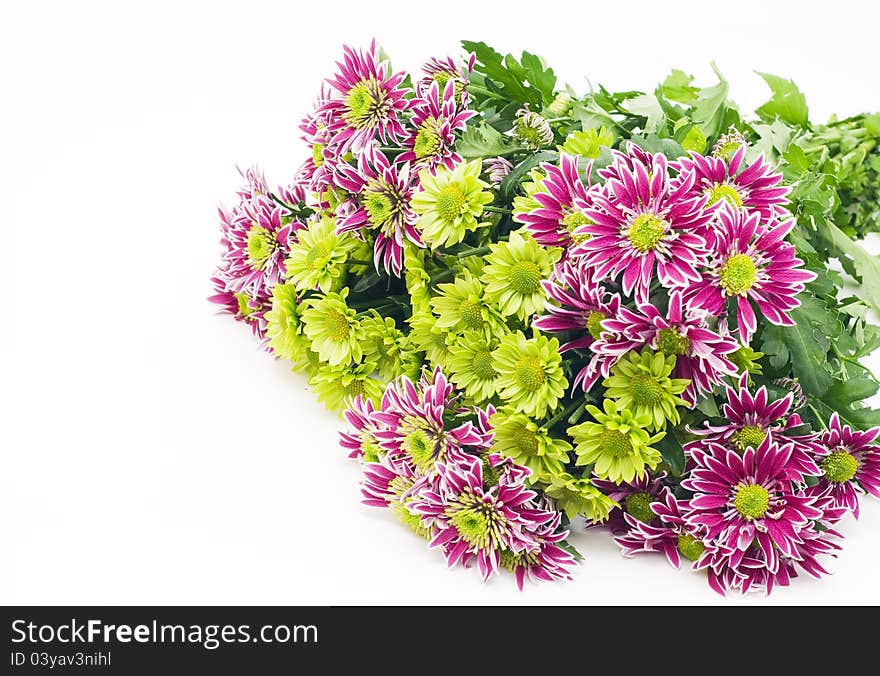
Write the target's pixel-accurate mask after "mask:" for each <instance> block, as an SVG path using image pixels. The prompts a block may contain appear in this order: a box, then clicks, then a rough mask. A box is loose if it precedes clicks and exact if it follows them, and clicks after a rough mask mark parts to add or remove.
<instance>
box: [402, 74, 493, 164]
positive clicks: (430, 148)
mask: <svg viewBox="0 0 880 676" xmlns="http://www.w3.org/2000/svg"><path fill="white" fill-rule="evenodd" d="M412 112H413V116H412V120H411V124H412V127H413V128H412V130H411V131H410V133H409V136H408V137H407V138H406V139H404V141H403V147H404V148H406V150H405V151H404V152H403V153H401V154H400V155H399V156H398V158H397V161H398V162H411V163H412V164H414V165H426V166H428V167H429V168H431V169H433V168H434V167H436V166H437V165H441V164H442V165H443V166H445V167H446V168H447V169H449V170H450V171H452V170H453V169H455V166H456V165H457V164H460V163H461V162H462V161H463V160H462V158H461V155H459V154H458V153H457V152H455V150H454V145H455V132H457V131H463V130H464V128H465V127H466V126H467V121H468V120H469V119H470V118H472V117H473V116H474V115H476V114H477V113H476V111H474V110H459V109H458V107H457V106H456V104H455V83H454V82H453V81H451V80H450V81H449V82H447V83H446V87H445V88H444V90H443V101H442V102H441V101H440V88H439V85H438V84H437V83H436V82H435V83H433V84H432V85H431V86H430V87H429V88H428V91H427V92H426V93H425V95H424V96H423V97H422V98H418V99H415V100H414V101H413V102H412Z"/></svg>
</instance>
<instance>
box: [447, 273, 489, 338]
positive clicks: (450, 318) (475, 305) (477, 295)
mask: <svg viewBox="0 0 880 676" xmlns="http://www.w3.org/2000/svg"><path fill="white" fill-rule="evenodd" d="M437 290H438V294H437V295H436V296H434V297H433V298H431V307H432V308H433V309H434V313H435V314H436V315H437V326H439V327H440V328H442V329H450V330H451V331H453V332H454V333H461V332H464V331H481V332H483V333H486V334H499V333H503V332H504V330H505V324H504V319H503V318H502V317H501V315H500V314H499V313H498V310H497V309H496V306H495V304H494V303H492V302H489V300H488V299H486V297H485V290H484V288H483V284H482V283H481V282H480V280H479V279H477V278H476V277H474V276H473V275H472V274H471V272H470V271H469V270H464V271H463V272H462V274H461V275H459V276H458V277H456V278H455V280H453V281H452V282H450V283H448V284H438V285H437Z"/></svg>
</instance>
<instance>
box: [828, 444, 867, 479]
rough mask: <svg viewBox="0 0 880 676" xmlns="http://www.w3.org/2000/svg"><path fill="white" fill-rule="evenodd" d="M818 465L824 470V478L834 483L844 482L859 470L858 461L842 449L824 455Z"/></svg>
mask: <svg viewBox="0 0 880 676" xmlns="http://www.w3.org/2000/svg"><path fill="white" fill-rule="evenodd" d="M819 466H820V467H821V468H822V471H823V472H825V478H826V479H828V481H830V482H832V483H835V484H842V483H846V482H847V481H849V480H850V479H852V478H853V477H854V476H855V475H856V472H858V471H859V461H858V460H856V459H855V458H854V457H853V456H852V455H850V454H849V452H848V451H845V450H843V449H839V450H836V451H834V452H833V453H831V454H829V455H826V456H825V457H824V458H822V460H821V461H820V462H819Z"/></svg>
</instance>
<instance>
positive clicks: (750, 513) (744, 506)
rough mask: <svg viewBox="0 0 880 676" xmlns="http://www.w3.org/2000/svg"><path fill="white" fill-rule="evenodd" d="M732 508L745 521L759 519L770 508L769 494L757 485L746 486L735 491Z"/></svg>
mask: <svg viewBox="0 0 880 676" xmlns="http://www.w3.org/2000/svg"><path fill="white" fill-rule="evenodd" d="M733 506H734V508H735V509H736V511H737V512H739V513H740V514H741V515H742V516H744V517H745V518H747V519H760V518H761V517H762V516H764V514H766V513H767V509H768V507H770V494H769V493H768V492H767V489H766V488H764V487H763V486H759V485H758V484H748V485H744V486H740V487H739V488H737V489H736V495H735V496H734V498H733Z"/></svg>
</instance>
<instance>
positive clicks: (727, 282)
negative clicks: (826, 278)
mask: <svg viewBox="0 0 880 676" xmlns="http://www.w3.org/2000/svg"><path fill="white" fill-rule="evenodd" d="M793 226H794V221H793V220H789V221H783V222H775V223H773V224H771V225H768V226H767V227H763V226H761V215H760V214H759V213H752V214H749V213H748V212H746V211H744V210H742V209H735V208H731V207H729V206H728V205H725V206H722V207H721V209H720V210H719V211H718V212H717V220H716V222H715V228H714V230H713V233H712V235H710V239H709V245H710V249H711V251H712V254H711V258H710V261H709V263H708V271H707V272H705V273H704V274H703V276H702V278H701V279H700V280H698V281H697V283H696V284H693V285H691V286H689V287H688V289H687V290H686V292H685V295H686V300H688V302H690V303H691V304H692V305H695V306H696V307H701V308H703V309H705V310H707V311H708V312H709V313H710V314H713V315H716V316H718V315H720V314H721V313H722V312H723V311H724V305H725V303H726V302H727V299H728V298H730V299H736V305H737V315H736V316H737V325H738V326H739V334H740V339H741V340H742V342H743V344H745V345H748V344H749V341H750V340H751V338H752V335H753V334H754V333H755V330H756V329H757V327H758V322H757V319H756V318H755V312H754V310H753V309H752V302H754V303H755V304H756V305H757V306H758V310H759V311H760V313H761V314H762V315H763V316H764V317H765V318H766V319H767V321H769V322H770V323H772V324H777V325H779V326H793V325H794V321H792V319H791V317H789V314H788V313H789V312H791V310H793V309H794V308H796V307H798V306H799V305H800V301H799V300H798V299H797V295H798V294H799V293H800V292H801V291H803V290H804V284H806V283H807V282H810V281H812V280H814V279H816V275H815V273H812V272H809V271H808V270H803V269H801V267H802V266H803V264H804V262H803V261H802V260H800V259H799V258H797V257H796V256H795V248H794V246H792V245H791V244H789V243H788V242H786V241H785V236H786V235H788V233H789V232H790V231H791V228H792V227H793Z"/></svg>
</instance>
